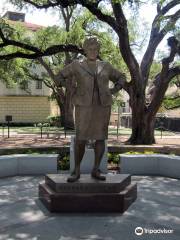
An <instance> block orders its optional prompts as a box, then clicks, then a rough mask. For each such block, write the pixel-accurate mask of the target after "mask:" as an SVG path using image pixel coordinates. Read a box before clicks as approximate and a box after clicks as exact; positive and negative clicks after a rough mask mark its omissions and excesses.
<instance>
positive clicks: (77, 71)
mask: <svg viewBox="0 0 180 240" xmlns="http://www.w3.org/2000/svg"><path fill="white" fill-rule="evenodd" d="M94 77H96V78H97V84H98V89H99V97H100V102H101V104H102V105H103V106H110V105H111V104H112V94H114V93H116V92H118V91H119V90H120V89H121V88H122V87H123V84H124V82H125V80H126V77H125V75H124V74H123V73H121V72H119V71H118V70H117V69H115V68H114V67H113V66H112V65H111V64H110V63H108V62H104V61H99V60H97V74H96V76H95V74H94V73H92V72H91V69H90V68H89V66H88V64H87V62H86V60H84V61H82V62H79V61H78V60H75V61H73V62H72V63H71V64H68V65H67V66H65V67H64V68H63V69H62V70H61V71H60V72H59V73H58V74H57V75H56V83H57V84H58V85H59V86H66V81H68V79H72V80H73V81H72V82H73V84H72V88H73V89H72V90H73V97H72V102H73V103H74V105H79V106H90V105H91V104H92V98H93V89H94ZM109 81H112V82H113V83H114V87H113V88H111V89H110V88H109Z"/></svg>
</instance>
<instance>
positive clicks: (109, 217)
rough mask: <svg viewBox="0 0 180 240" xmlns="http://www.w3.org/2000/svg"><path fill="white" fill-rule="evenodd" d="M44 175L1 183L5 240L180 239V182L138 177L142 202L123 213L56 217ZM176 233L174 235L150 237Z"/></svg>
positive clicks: (1, 237) (0, 237)
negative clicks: (44, 197) (42, 188)
mask: <svg viewBox="0 0 180 240" xmlns="http://www.w3.org/2000/svg"><path fill="white" fill-rule="evenodd" d="M43 179H44V177H43V176H41V177H35V176H24V177H20V176H17V177H10V178H4V179H0V212H1V214H0V240H21V239H24V240H41V239H42V240H82V239H83V240H120V239H123V240H135V239H150V240H153V239H157V240H162V239H163V240H164V239H167V240H171V239H173V240H177V239H180V228H179V226H180V211H179V209H180V201H179V199H180V191H179V189H180V180H177V179H170V178H164V177H149V176H147V177H146V176H133V177H132V181H135V182H137V183H138V198H137V200H136V201H135V202H134V203H133V204H132V205H131V207H130V208H129V209H128V210H127V211H126V212H125V213H124V214H123V215H120V214H51V213H49V212H48V211H47V210H46V208H45V207H44V206H43V205H42V204H41V202H40V201H39V200H38V184H39V182H42V181H43ZM136 227H142V228H143V229H144V231H145V229H146V230H147V229H149V230H153V229H154V230H158V229H159V230H162V231H164V229H165V230H166V231H170V230H172V231H173V233H164V234H162V233H161V234H160V233H156V234H155V233H151V234H150V233H144V234H142V235H141V236H137V235H136V234H135V233H134V230H135V228H136Z"/></svg>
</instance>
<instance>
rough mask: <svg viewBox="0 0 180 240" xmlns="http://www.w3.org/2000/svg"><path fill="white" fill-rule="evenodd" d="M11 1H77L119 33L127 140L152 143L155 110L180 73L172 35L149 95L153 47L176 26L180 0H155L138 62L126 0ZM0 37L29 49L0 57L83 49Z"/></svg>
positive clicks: (24, 0) (18, 0)
mask: <svg viewBox="0 0 180 240" xmlns="http://www.w3.org/2000/svg"><path fill="white" fill-rule="evenodd" d="M11 2H13V3H14V4H20V5H21V6H23V5H24V4H30V5H32V6H34V7H36V8H38V9H48V8H50V7H57V6H60V7H62V8H66V7H68V6H74V5H76V4H79V5H81V6H83V7H85V8H87V9H88V10H89V11H90V12H91V13H92V14H93V15H95V16H96V17H97V19H99V20H101V21H102V22H104V23H106V24H107V25H108V26H109V27H111V28H112V29H113V31H114V32H115V33H116V34H117V36H118V43H119V49H120V52H121V55H122V57H123V59H124V62H125V63H126V65H127V67H128V69H129V73H130V77H131V81H130V82H127V84H125V86H123V87H124V88H125V90H126V91H127V92H128V93H129V96H130V104H131V108H132V135H131V137H130V139H129V142H130V143H131V144H152V143H154V142H155V140H154V124H155V116H156V113H157V111H158V109H159V107H160V106H161V103H162V101H163V98H164V95H165V92H166V90H167V88H168V85H169V83H170V81H171V80H172V79H173V78H174V77H175V76H177V75H179V74H180V66H179V65H175V66H173V64H172V63H173V61H174V58H175V56H176V55H178V54H179V53H180V44H179V40H178V39H176V38H175V37H174V36H173V35H172V36H171V37H169V39H168V46H169V49H170V51H169V55H168V56H166V57H164V58H163V59H162V61H161V64H162V66H161V71H160V72H159V73H158V74H157V75H156V76H155V78H154V81H153V87H152V89H151V91H149V95H150V96H147V94H146V89H147V86H148V81H149V74H150V69H151V66H152V63H153V59H154V56H155V52H156V49H157V47H158V45H159V44H160V42H161V41H162V40H163V38H164V37H165V36H166V35H167V33H168V32H170V31H172V30H173V29H174V28H175V27H176V23H177V22H178V20H179V18H180V9H179V8H178V6H180V2H179V0H171V1H168V0H161V1H157V14H156V16H155V17H154V20H153V22H152V26H151V31H150V36H149V41H148V45H147V48H146V50H145V53H144V55H143V57H142V60H141V62H140V63H139V62H138V61H137V58H136V57H135V55H134V53H133V51H132V48H131V46H130V40H129V31H128V24H127V19H126V16H125V12H124V10H123V4H124V2H126V1H125V0H112V1H105V0H86V1H85V0H53V1H51V0H47V1H45V0H11ZM129 2H131V4H133V2H136V3H138V2H139V1H137V0H136V1H133V0H132V1H129ZM108 3H109V4H111V7H112V12H111V13H109V12H108V11H103V4H108ZM172 9H174V11H173V13H172V12H171V10H172ZM0 37H1V39H2V42H1V44H0V47H1V48H2V47H6V46H9V45H14V46H17V47H18V49H19V48H21V49H24V50H25V51H28V53H27V52H25V51H21V50H18V51H17V52H13V53H8V54H6V56H5V55H1V56H0V59H11V58H13V57H22V58H23V57H24V58H36V57H41V56H48V55H51V54H54V53H56V52H60V51H71V52H82V49H80V48H79V47H78V46H76V45H72V44H67V45H64V44H60V45H56V46H51V47H48V48H47V49H45V50H43V51H42V50H40V49H37V48H36V47H35V46H32V45H29V44H23V43H22V42H17V41H13V40H11V39H9V38H8V37H6V36H5V35H4V34H3V31H2V30H0Z"/></svg>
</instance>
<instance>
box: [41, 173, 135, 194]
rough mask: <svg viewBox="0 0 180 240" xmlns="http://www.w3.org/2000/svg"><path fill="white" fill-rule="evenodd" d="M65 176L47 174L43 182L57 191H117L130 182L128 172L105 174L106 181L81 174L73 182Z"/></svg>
mask: <svg viewBox="0 0 180 240" xmlns="http://www.w3.org/2000/svg"><path fill="white" fill-rule="evenodd" d="M67 177H68V176H67V175H62V174H61V175H60V174H48V175H46V177H45V183H46V184H47V185H48V186H49V187H51V188H52V189H53V190H54V191H55V192H57V193H118V192H120V191H122V190H123V189H124V188H125V187H126V186H128V185H129V184H130V183H131V176H130V175H129V174H117V175H106V181H98V180H95V179H93V178H91V176H90V175H89V174H82V175H81V178H80V179H79V180H78V181H77V182H74V183H67Z"/></svg>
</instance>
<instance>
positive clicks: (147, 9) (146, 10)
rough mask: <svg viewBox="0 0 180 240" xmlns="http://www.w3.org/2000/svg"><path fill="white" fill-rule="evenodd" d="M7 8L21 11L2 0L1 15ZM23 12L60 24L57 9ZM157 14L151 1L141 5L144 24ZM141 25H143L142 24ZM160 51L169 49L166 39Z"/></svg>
mask: <svg viewBox="0 0 180 240" xmlns="http://www.w3.org/2000/svg"><path fill="white" fill-rule="evenodd" d="M7 10H9V11H19V10H17V9H16V8H15V7H14V6H13V5H11V4H7V1H6V0H0V16H2V15H3V14H4V13H5V12H6V11H7ZM21 12H24V13H26V17H25V21H26V22H30V23H34V24H38V25H42V26H53V25H60V22H59V15H58V13H57V11H53V9H52V8H51V10H48V11H46V10H43V9H42V10H37V9H35V8H33V10H32V9H31V10H30V11H27V10H23V11H21ZM128 15H129V13H128V10H127V11H126V16H128ZM155 15H156V6H155V5H152V4H151V3H150V1H149V2H148V4H144V6H142V7H141V10H140V17H141V18H142V24H143V23H145V22H146V23H147V24H148V26H149V28H150V26H151V23H152V21H153V18H154V16H155ZM140 27H141V26H140ZM159 49H160V51H166V49H167V41H166V39H164V40H163V41H162V42H161V43H160V45H159ZM144 50H145V47H144V49H143V52H144Z"/></svg>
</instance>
